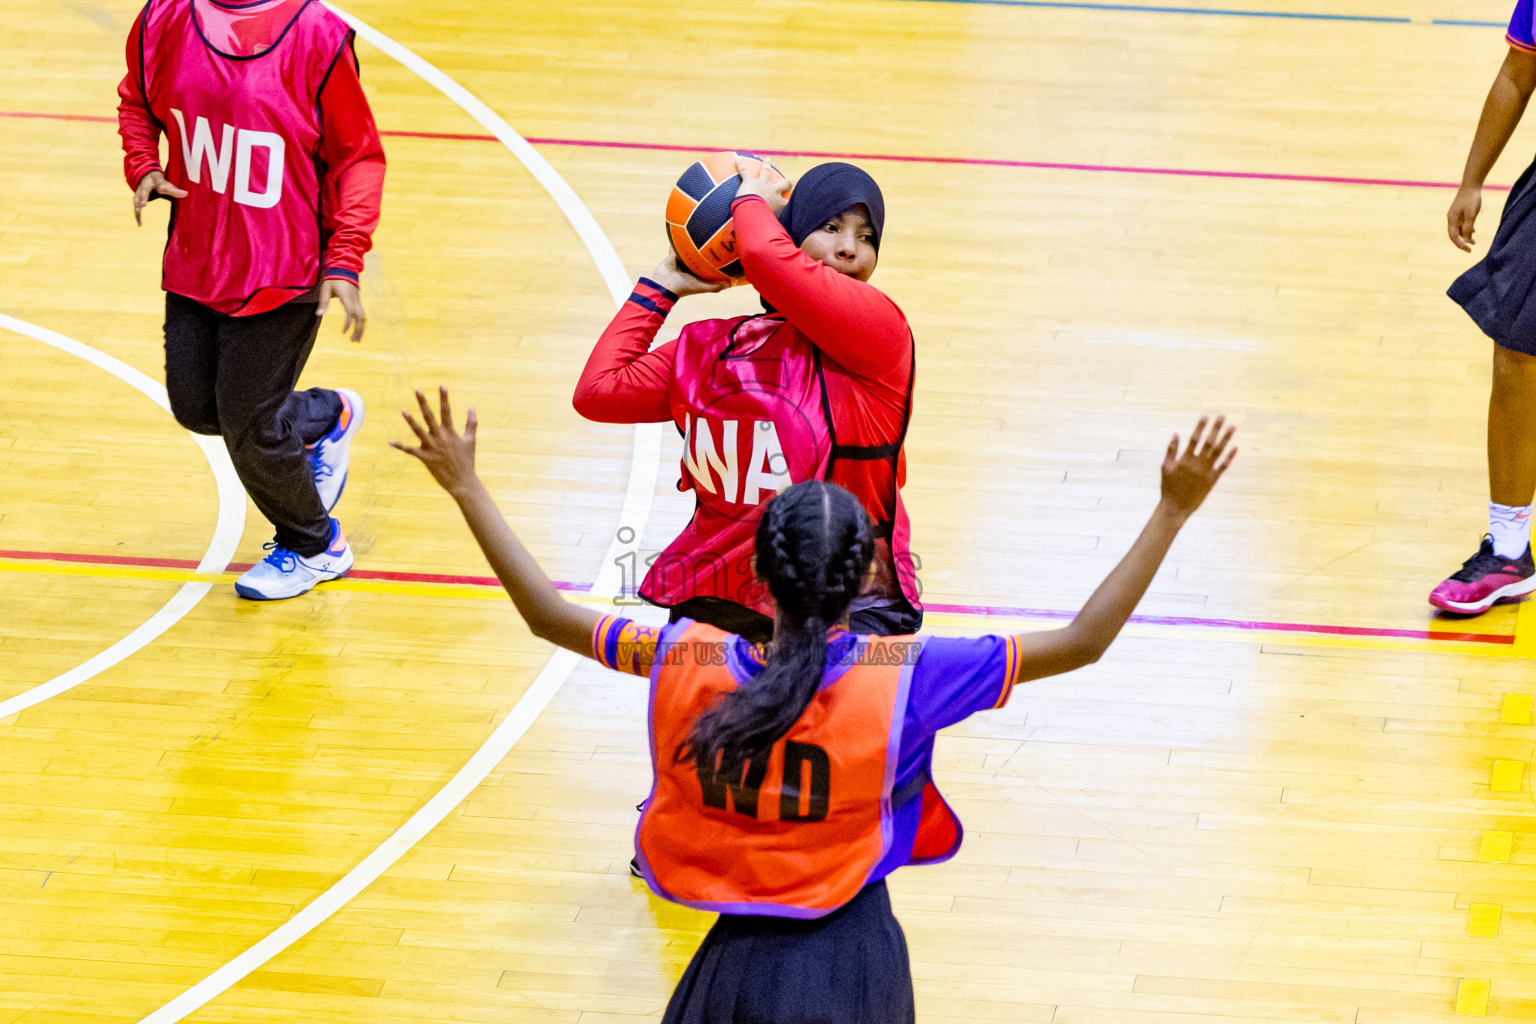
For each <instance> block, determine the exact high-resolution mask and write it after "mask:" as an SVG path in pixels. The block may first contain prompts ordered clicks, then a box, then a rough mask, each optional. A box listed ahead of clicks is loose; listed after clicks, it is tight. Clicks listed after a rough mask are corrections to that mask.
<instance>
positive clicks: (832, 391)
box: [575, 160, 922, 641]
mask: <svg viewBox="0 0 1536 1024" xmlns="http://www.w3.org/2000/svg"><path fill="white" fill-rule="evenodd" d="M737 167H738V170H739V171H740V172H741V175H742V182H741V186H740V189H739V190H738V192H737V198H736V199H735V201H734V202H733V203H732V204H731V215H732V219H733V220H734V222H735V230H736V240H737V250H736V251H737V254H738V255H739V257H740V260H741V266H742V270H743V272H744V273H745V275H746V278H747V280H748V281H749V282H751V284H752V285H753V286H754V287H756V288H757V291H758V293H759V294H760V295H761V296H762V299H763V305H764V306H765V307H766V309H767V312H765V313H762V314H759V315H756V316H745V317H735V318H732V319H729V320H703V321H698V322H695V323H691V324H689V325H688V326H687V327H685V328H684V329H683V332H682V334H681V335H680V336H679V337H678V338H677V339H676V340H674V341H670V342H668V343H667V344H665V345H662V346H660V347H658V348H657V349H656V350H655V351H651V350H650V346H651V343H652V342H653V341H654V340H655V338H656V332H657V331H659V330H660V329H661V325H662V322H663V321H664V320H665V319H666V317H667V314H668V313H669V312H671V310H672V307H673V305H674V304H675V303H676V302H677V301H678V299H679V298H680V297H682V296H686V295H694V294H698V293H701V292H712V291H719V290H720V289H722V288H725V287H727V283H726V282H707V281H703V280H701V279H700V278H698V277H695V276H694V275H692V274H689V273H686V272H684V271H683V270H682V269H681V268H680V267H679V266H678V263H677V261H676V257H675V255H672V256H668V258H667V259H666V260H664V261H663V262H662V263H661V265H660V266H658V267H657V268H656V269H655V270H654V271H652V273H651V276H650V277H649V278H645V277H642V278H641V279H640V281H639V282H638V283H637V284H636V285H635V289H634V292H633V294H631V295H630V297H629V301H628V302H626V303H625V304H624V306H623V308H622V309H620V311H619V313H618V315H617V316H615V317H614V319H613V322H612V323H610V324H609V325H608V329H607V330H605V331H604V332H603V335H602V337H601V338H600V339H599V340H598V343H597V346H596V348H594V349H593V352H592V355H591V357H590V358H589V359H588V360H587V365H586V368H585V369H584V370H583V371H582V374H581V380H580V382H579V383H578V384H577V386H576V396H575V406H576V410H577V412H579V413H581V415H583V416H585V417H586V418H588V419H591V420H597V421H599V422H603V423H657V422H669V421H670V422H672V423H673V424H675V425H676V427H677V430H678V432H679V433H680V434H682V436H683V466H682V479H681V481H680V482H679V484H678V487H679V488H680V489H683V490H692V491H693V492H694V496H695V498H696V505H695V509H694V514H693V518H692V519H691V521H690V522H689V523H688V525H687V526H686V527H684V529H683V531H682V533H681V534H679V535H678V536H677V538H676V539H674V540H673V541H672V543H671V544H669V545H668V546H667V548H666V550H664V551H662V552H661V553H660V554H659V555H658V556H657V558H656V560H655V562H654V563H653V565H652V566H651V569H650V572H649V573H647V574H646V577H645V580H644V582H643V583H642V585H641V586H640V596H641V597H643V598H645V599H646V600H647V601H650V602H651V603H653V604H657V605H660V606H662V607H664V608H670V609H671V610H672V613H673V618H674V619H678V618H682V617H684V616H686V617H688V618H692V619H695V620H697V621H702V622H709V623H712V624H713V625H716V626H719V627H720V628H722V629H726V630H728V631H730V632H733V633H739V634H741V635H743V636H746V637H748V638H749V639H753V640H758V641H764V640H767V639H768V637H769V636H770V635H771V633H772V631H773V607H772V600H771V598H770V596H769V594H768V592H767V590H766V589H765V588H764V587H763V586H762V584H761V583H760V582H759V581H758V579H757V576H756V574H755V573H754V572H753V571H752V537H753V530H754V529H755V527H756V524H757V520H758V517H759V516H760V515H761V513H762V507H763V503H764V502H766V501H767V500H768V499H769V498H770V497H772V496H773V495H774V494H775V493H776V492H778V491H780V490H782V489H783V488H785V487H787V486H788V485H789V484H791V483H797V482H799V481H801V480H831V481H834V482H836V483H838V484H840V485H842V486H843V487H845V488H847V489H848V490H849V491H851V492H853V494H854V495H855V496H856V497H857V498H858V499H859V500H860V502H861V503H862V504H863V505H864V508H865V510H866V511H867V512H868V513H869V515H870V518H871V519H872V520H873V521H874V529H875V542H874V543H875V551H874V559H873V566H874V570H873V572H872V574H871V578H870V579H869V581H868V582H867V583H866V584H865V585H864V586H863V587H862V588H861V590H860V592H859V594H858V595H857V596H856V597H855V599H854V602H853V608H852V612H851V614H850V622H851V624H852V627H853V629H854V631H855V632H860V633H874V634H878V635H894V634H900V633H912V632H916V631H917V629H919V628H920V627H921V624H922V604H921V601H920V598H919V588H918V583H917V576H916V573H915V569H916V565H915V560H914V558H913V556H912V554H911V551H910V550H909V535H910V529H909V526H908V520H907V510H906V508H905V506H904V505H903V504H902V500H901V486H902V484H903V482H904V481H905V479H906V455H905V453H904V452H903V450H902V444H903V441H904V440H905V438H906V432H907V424H908V422H909V421H910V419H911V416H912V385H913V379H914V372H915V371H914V352H913V340H912V330H911V328H910V327H908V326H907V320H906V317H905V316H904V315H903V314H902V312H901V310H900V309H899V308H897V306H896V304H895V303H894V302H892V301H891V300H890V298H889V297H888V296H886V295H885V293H883V292H881V291H880V290H879V289H877V288H875V287H873V286H872V285H870V284H869V283H868V282H869V277H870V275H871V274H873V273H874V270H875V263H876V260H877V258H878V256H879V251H880V236H881V233H882V232H883V231H884V228H885V200H884V197H883V196H882V195H881V193H880V186H879V185H877V184H876V183H875V181H874V179H873V178H871V177H870V176H869V175H868V174H866V173H865V172H864V171H862V170H860V169H859V168H857V167H854V166H853V165H851V164H845V163H828V164H821V165H819V166H817V167H813V168H811V170H809V171H807V172H806V173H805V174H804V175H803V176H802V177H801V178H800V180H799V182H798V183H796V184H795V185H794V195H793V198H791V199H789V200H787V201H786V199H785V198H784V192H785V191H787V190H788V189H789V187H790V183H789V182H788V181H787V180H785V179H780V180H779V181H778V182H775V181H773V180H772V177H771V176H770V172H769V168H768V165H767V164H766V163H763V162H760V161H756V160H738V162H737Z"/></svg>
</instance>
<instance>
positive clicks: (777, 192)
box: [736, 156, 794, 216]
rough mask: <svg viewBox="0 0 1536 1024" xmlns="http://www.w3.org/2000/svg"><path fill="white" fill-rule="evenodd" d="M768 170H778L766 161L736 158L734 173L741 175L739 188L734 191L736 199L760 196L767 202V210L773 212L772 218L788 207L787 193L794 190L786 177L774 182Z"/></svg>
mask: <svg viewBox="0 0 1536 1024" xmlns="http://www.w3.org/2000/svg"><path fill="white" fill-rule="evenodd" d="M770 170H778V168H776V167H774V166H773V165H772V164H770V163H769V162H768V161H767V160H748V159H747V158H746V157H743V156H738V157H737V158H736V173H737V174H739V175H741V187H740V188H738V189H737V190H736V198H738V199H740V198H741V197H742V196H761V197H762V198H763V199H764V200H766V201H767V203H768V209H770V210H772V211H773V214H774V216H778V215H779V214H780V213H781V212H783V210H784V207H786V206H788V205H789V192H790V189H792V188H794V182H792V181H790V180H789V178H787V177H781V178H780V179H779V180H778V181H774V180H773V177H772V176H771V175H770V174H769V173H768V172H769V171H770Z"/></svg>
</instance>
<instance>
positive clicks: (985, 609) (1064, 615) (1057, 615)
mask: <svg viewBox="0 0 1536 1024" xmlns="http://www.w3.org/2000/svg"><path fill="white" fill-rule="evenodd" d="M0 558H14V559H18V560H28V561H36V562H74V563H80V564H86V565H127V566H141V567H144V568H155V569H187V570H191V569H196V568H197V562H196V561H194V560H192V559H190V558H146V557H143V556H139V555H88V554H81V553H79V552H72V551H13V550H6V549H4V548H0ZM250 567H251V563H249V562H231V563H230V564H229V568H230V569H231V570H233V571H235V572H244V571H245V570H246V569H249V568H250ZM347 575H348V577H350V578H352V579H360V580H384V581H388V582H392V583H449V584H456V585H460V586H471V587H499V586H500V585H501V584H500V582H499V581H498V580H497V579H496V577H494V576H468V575H461V574H457V573H440V572H399V571H394V570H387V569H353V570H352V571H351V572H349V573H348V574H347ZM555 586H556V588H558V589H560V590H571V591H577V592H580V593H586V592H587V591H589V590H590V589H591V585H590V584H586V583H571V582H568V581H565V580H556V581H555ZM925 607H926V608H927V610H928V611H933V612H948V613H952V614H957V615H991V616H1003V617H1007V618H1018V619H1070V618H1072V617H1073V616H1074V615H1076V614H1077V613H1076V612H1068V611H1061V610H1060V609H1055V608H1023V607H1018V606H1014V605H992V604H929V605H926V606H925ZM1131 621H1132V622H1134V623H1138V624H1141V625H1149V626H1195V627H1200V628H1205V629H1240V630H1252V631H1262V632H1274V633H1314V634H1324V635H1329V636H1364V637H1378V638H1384V639H1404V640H1454V641H1458V642H1461V643H1474V644H1513V643H1514V642H1515V638H1514V637H1513V636H1511V635H1508V634H1504V633H1450V632H1436V631H1432V630H1427V629H1386V628H1379V627H1375V626H1330V625H1317V624H1315V623H1309V622H1255V621H1250V620H1247V619H1207V618H1199V617H1193V616H1183V615H1132V616H1131Z"/></svg>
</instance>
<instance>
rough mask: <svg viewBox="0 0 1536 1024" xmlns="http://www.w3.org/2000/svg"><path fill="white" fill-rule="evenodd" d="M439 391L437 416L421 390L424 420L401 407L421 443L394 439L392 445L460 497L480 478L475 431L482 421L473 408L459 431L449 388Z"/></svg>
mask: <svg viewBox="0 0 1536 1024" xmlns="http://www.w3.org/2000/svg"><path fill="white" fill-rule="evenodd" d="M437 395H438V410H439V412H438V415H437V416H434V415H432V407H431V406H430V405H428V404H427V396H426V395H423V394H422V393H421V391H420V390H418V391H417V392H416V404H417V405H419V406H421V419H422V422H421V423H418V422H416V417H414V416H412V415H411V414H410V413H408V412H406V411H405V410H403V409H402V410H401V411H400V415H401V416H403V417H404V418H405V422H406V424H407V425H408V426H410V428H411V433H413V434H415V435H416V440H418V441H420V442H421V444H420V446H418V447H415V448H411V447H408V446H407V445H403V444H401V443H400V442H399V441H391V442H389V446H390V447H391V448H398V449H400V450H401V451H402V452H405V454H407V455H410V456H412V457H414V458H416V459H417V460H418V461H420V462H421V463H422V465H424V466H426V467H427V471H428V472H429V473H431V474H432V479H434V480H436V481H437V482H438V484H439V485H441V486H442V488H443V490H445V491H447V492H448V493H449V494H451V495H453V496H454V497H459V496H460V495H461V494H463V493H464V492H465V489H466V488H468V487H469V486H470V485H471V484H473V483H474V482H475V480H476V479H477V477H476V476H475V431H476V430H477V429H478V427H479V421H478V420H477V419H476V418H475V410H474V409H470V410H469V415H467V416H465V417H464V433H462V434H461V433H459V432H458V431H457V430H455V429H453V409H452V408H450V407H449V405H448V389H447V388H445V387H439V388H438V389H437Z"/></svg>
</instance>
